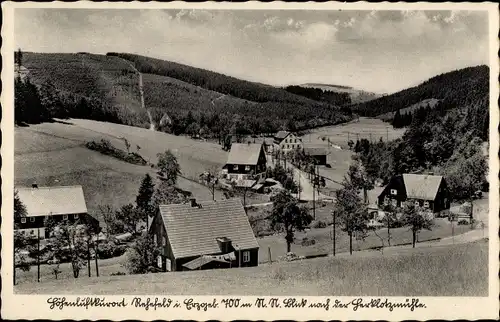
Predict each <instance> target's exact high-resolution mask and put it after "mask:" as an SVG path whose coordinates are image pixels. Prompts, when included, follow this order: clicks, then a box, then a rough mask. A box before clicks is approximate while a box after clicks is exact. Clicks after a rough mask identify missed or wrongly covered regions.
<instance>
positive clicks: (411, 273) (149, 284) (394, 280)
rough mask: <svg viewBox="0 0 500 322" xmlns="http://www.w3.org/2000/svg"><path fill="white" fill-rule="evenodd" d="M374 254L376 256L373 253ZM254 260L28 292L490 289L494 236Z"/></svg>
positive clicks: (466, 292)
mask: <svg viewBox="0 0 500 322" xmlns="http://www.w3.org/2000/svg"><path fill="white" fill-rule="evenodd" d="M366 254H368V256H365V255H366ZM370 254H371V253H365V254H361V253H360V254H359V255H358V256H353V257H344V256H340V257H337V258H332V257H328V258H318V259H312V260H304V261H297V262H291V263H275V264H272V265H262V266H259V267H253V268H242V269H237V268H233V269H220V270H207V271H195V272H179V273H159V274H147V275H134V276H102V277H99V278H96V277H92V278H88V277H80V278H79V279H76V280H75V279H68V280H64V281H55V280H53V281H47V282H42V283H29V284H28V283H25V284H20V285H17V286H16V287H15V291H16V292H17V293H23V294H51V293H59V294H60V293H64V294H113V295H117V294H169V295H188V294H198V295H216V294H221V295H222V294H224V295H227V294H234V295H290V294H293V295H311V296H314V295H343V296H354V295H357V296H487V294H488V244H487V243H486V242H477V243H471V244H463V245H456V246H443V247H432V248H431V247H430V248H420V249H414V250H412V249H400V250H395V251H394V252H391V253H387V254H385V255H383V256H381V255H379V256H373V255H370Z"/></svg>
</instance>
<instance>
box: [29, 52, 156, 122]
mask: <svg viewBox="0 0 500 322" xmlns="http://www.w3.org/2000/svg"><path fill="white" fill-rule="evenodd" d="M23 65H24V66H25V67H26V68H28V70H29V76H30V79H31V80H32V81H33V82H34V83H35V84H37V85H42V84H43V83H45V82H47V81H50V82H52V83H53V84H54V85H55V87H56V88H57V89H58V90H59V91H61V93H63V94H72V95H76V96H77V97H86V98H91V97H96V98H98V99H100V100H102V101H104V102H107V103H109V104H110V105H111V106H112V107H113V108H114V109H115V110H116V111H117V113H118V116H119V118H120V119H121V120H122V121H123V122H124V123H127V124H134V125H137V126H144V127H147V126H148V125H149V124H148V117H147V114H146V111H145V110H144V109H142V108H141V100H140V90H139V74H138V73H137V72H136V71H135V70H134V69H133V67H132V66H131V65H130V64H129V63H128V62H127V61H125V60H123V59H120V58H118V57H110V56H103V55H93V54H48V53H30V52H26V53H23Z"/></svg>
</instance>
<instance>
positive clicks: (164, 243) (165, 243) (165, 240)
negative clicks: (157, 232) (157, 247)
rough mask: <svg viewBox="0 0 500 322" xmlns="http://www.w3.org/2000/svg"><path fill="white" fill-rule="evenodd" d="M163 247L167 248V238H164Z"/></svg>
mask: <svg viewBox="0 0 500 322" xmlns="http://www.w3.org/2000/svg"><path fill="white" fill-rule="evenodd" d="M162 245H163V246H167V238H165V236H163V238H162Z"/></svg>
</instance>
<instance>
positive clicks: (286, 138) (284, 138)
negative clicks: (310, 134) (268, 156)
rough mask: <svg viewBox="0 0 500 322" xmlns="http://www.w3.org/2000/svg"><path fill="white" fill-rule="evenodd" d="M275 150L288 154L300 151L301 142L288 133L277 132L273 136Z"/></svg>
mask: <svg viewBox="0 0 500 322" xmlns="http://www.w3.org/2000/svg"><path fill="white" fill-rule="evenodd" d="M274 146H275V150H280V151H283V152H288V151H292V150H297V149H302V147H303V144H302V140H301V139H300V138H299V137H297V136H296V135H295V134H293V133H291V132H288V131H279V132H278V133H276V135H275V136H274Z"/></svg>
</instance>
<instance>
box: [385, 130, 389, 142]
mask: <svg viewBox="0 0 500 322" xmlns="http://www.w3.org/2000/svg"><path fill="white" fill-rule="evenodd" d="M385 142H389V127H388V126H386V127H385Z"/></svg>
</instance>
